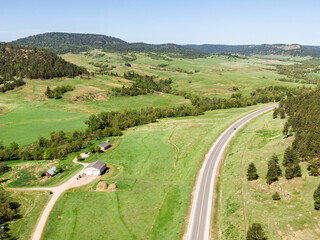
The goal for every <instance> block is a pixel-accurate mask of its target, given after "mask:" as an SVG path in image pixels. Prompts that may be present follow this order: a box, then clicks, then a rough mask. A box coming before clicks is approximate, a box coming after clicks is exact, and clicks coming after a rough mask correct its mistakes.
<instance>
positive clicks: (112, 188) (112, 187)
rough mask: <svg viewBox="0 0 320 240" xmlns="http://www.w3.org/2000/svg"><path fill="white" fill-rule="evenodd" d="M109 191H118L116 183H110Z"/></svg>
mask: <svg viewBox="0 0 320 240" xmlns="http://www.w3.org/2000/svg"><path fill="white" fill-rule="evenodd" d="M108 191H109V192H112V191H117V186H116V185H115V184H110V185H109V187H108Z"/></svg>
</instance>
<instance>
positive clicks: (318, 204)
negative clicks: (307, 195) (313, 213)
mask: <svg viewBox="0 0 320 240" xmlns="http://www.w3.org/2000/svg"><path fill="white" fill-rule="evenodd" d="M313 199H314V209H316V210H320V184H319V186H318V187H317V189H316V190H315V191H314V193H313Z"/></svg>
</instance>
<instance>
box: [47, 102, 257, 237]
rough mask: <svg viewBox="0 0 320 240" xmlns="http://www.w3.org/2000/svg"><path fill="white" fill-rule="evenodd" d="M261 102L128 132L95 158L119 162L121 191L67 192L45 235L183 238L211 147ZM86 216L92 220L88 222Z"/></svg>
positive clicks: (163, 121) (52, 216)
mask: <svg viewBox="0 0 320 240" xmlns="http://www.w3.org/2000/svg"><path fill="white" fill-rule="evenodd" d="M260 107H262V106H254V107H249V108H246V109H232V110H217V111H212V112H207V113H206V114H205V115H204V116H199V117H187V118H176V119H166V120H160V121H159V122H157V123H152V124H149V125H146V126H141V127H136V128H134V129H130V130H128V131H126V133H125V135H124V136H122V137H120V138H119V137H118V138H117V139H116V140H117V141H118V140H120V143H119V144H118V145H117V146H116V147H115V148H113V149H111V150H109V151H107V152H106V153H103V154H100V155H98V156H99V157H98V158H94V159H92V160H91V161H93V160H100V161H104V162H106V163H107V164H109V163H112V164H117V165H120V167H121V168H122V169H123V173H122V174H121V175H120V176H118V177H117V178H116V179H114V180H112V181H109V182H116V184H117V185H118V186H119V190H118V191H117V192H112V193H104V192H94V191H88V188H91V187H92V186H94V185H95V184H94V183H93V184H92V186H91V185H90V186H86V187H83V188H81V189H74V190H71V191H68V192H67V193H66V194H64V196H63V197H62V198H61V199H60V200H59V202H58V203H57V205H56V207H55V208H54V210H53V212H52V215H51V216H50V219H49V222H48V225H47V228H46V231H45V235H44V238H45V239H79V238H80V239H82V238H92V239H97V240H98V239H105V237H106V236H108V238H110V239H179V238H180V237H181V236H182V234H183V231H184V227H185V225H184V224H185V221H184V220H185V216H186V215H187V213H188V209H189V204H190V196H191V191H192V187H193V184H194V181H195V176H196V174H197V172H198V169H199V166H200V164H201V162H202V160H203V158H204V155H205V154H206V152H207V150H208V148H209V146H210V145H211V144H212V142H213V141H214V139H215V138H216V137H217V136H218V135H219V134H220V133H221V132H222V131H223V130H224V129H225V128H226V127H227V126H228V125H229V124H230V123H231V122H233V121H235V120H236V119H238V118H240V117H241V116H243V115H245V114H246V113H248V112H250V111H252V110H254V109H257V108H260ZM111 142H114V140H113V139H112V138H111ZM89 203H90V204H89ZM88 217H90V221H91V222H92V223H93V224H90V225H88V224H87V218H88ZM101 222H103V224H102V225H101V224H100V223H101ZM88 234H90V236H89V235H88Z"/></svg>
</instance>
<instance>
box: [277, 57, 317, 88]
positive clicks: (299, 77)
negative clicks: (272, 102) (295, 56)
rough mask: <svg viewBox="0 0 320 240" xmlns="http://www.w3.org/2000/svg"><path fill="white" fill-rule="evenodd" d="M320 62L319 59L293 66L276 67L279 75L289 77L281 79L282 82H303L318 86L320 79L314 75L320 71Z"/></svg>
mask: <svg viewBox="0 0 320 240" xmlns="http://www.w3.org/2000/svg"><path fill="white" fill-rule="evenodd" d="M319 66H320V61H319V60H317V59H310V60H305V61H302V62H300V63H295V64H293V65H276V67H277V72H278V74H281V75H285V76H287V77H288V79H286V78H282V79H279V81H282V82H301V83H310V84H317V83H319V80H320V77H315V76H314V75H312V74H314V73H317V72H319V71H320V67H319Z"/></svg>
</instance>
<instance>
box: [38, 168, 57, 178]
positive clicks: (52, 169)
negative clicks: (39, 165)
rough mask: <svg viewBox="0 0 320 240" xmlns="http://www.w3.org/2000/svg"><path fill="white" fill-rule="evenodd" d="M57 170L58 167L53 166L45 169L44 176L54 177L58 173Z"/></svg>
mask: <svg viewBox="0 0 320 240" xmlns="http://www.w3.org/2000/svg"><path fill="white" fill-rule="evenodd" d="M56 171H57V167H52V168H50V169H48V170H47V171H45V172H44V173H42V177H44V176H46V177H52V176H54V175H55V174H56Z"/></svg>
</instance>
